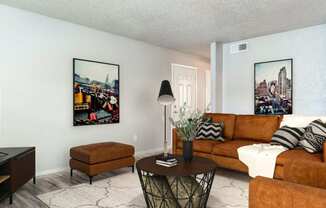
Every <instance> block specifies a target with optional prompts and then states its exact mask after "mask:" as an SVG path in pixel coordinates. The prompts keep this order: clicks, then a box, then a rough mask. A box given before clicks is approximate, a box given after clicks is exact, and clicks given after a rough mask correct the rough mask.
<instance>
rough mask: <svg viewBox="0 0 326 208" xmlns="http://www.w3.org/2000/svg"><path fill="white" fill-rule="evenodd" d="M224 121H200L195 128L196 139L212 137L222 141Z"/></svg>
mask: <svg viewBox="0 0 326 208" xmlns="http://www.w3.org/2000/svg"><path fill="white" fill-rule="evenodd" d="M223 127H224V123H223V122H221V123H213V122H202V123H200V124H199V127H198V129H197V134H196V138H197V139H212V140H217V141H224V139H223V137H222V135H223Z"/></svg>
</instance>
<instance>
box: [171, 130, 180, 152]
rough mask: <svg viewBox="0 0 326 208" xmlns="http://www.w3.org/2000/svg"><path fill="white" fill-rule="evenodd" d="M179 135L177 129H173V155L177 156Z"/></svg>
mask: <svg viewBox="0 0 326 208" xmlns="http://www.w3.org/2000/svg"><path fill="white" fill-rule="evenodd" d="M178 140H179V138H178V134H177V129H176V128H173V129H172V153H173V154H176V153H177V143H178Z"/></svg>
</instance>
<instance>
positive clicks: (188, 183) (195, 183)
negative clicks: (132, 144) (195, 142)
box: [136, 156, 216, 208]
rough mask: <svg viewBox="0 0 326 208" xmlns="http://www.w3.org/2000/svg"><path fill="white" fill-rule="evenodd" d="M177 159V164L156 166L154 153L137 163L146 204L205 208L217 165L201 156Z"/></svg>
mask: <svg viewBox="0 0 326 208" xmlns="http://www.w3.org/2000/svg"><path fill="white" fill-rule="evenodd" d="M177 160H178V165H177V166H174V167H171V168H168V167H163V166H159V165H156V163H155V161H156V156H152V157H147V158H144V159H141V160H139V161H138V162H137V163H136V168H137V172H138V175H139V179H140V183H141V186H142V189H143V193H144V197H145V201H146V204H147V207H149V208H156V207H160V208H170V207H178V208H181V207H192V208H197V207H200V208H202V207H206V205H207V200H208V198H209V194H210V190H211V187H212V183H213V180H214V176H215V170H216V164H215V163H214V162H213V161H211V160H209V159H206V158H201V157H194V158H193V160H192V161H191V162H184V161H183V158H182V157H177Z"/></svg>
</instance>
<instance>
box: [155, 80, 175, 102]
mask: <svg viewBox="0 0 326 208" xmlns="http://www.w3.org/2000/svg"><path fill="white" fill-rule="evenodd" d="M157 100H158V102H159V103H160V104H162V105H169V104H171V103H173V102H174V101H175V99H174V97H173V93H172V89H171V85H170V82H169V81H168V80H163V81H162V83H161V89H160V94H159V95H158V99H157Z"/></svg>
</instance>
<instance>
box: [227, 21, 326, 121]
mask: <svg viewBox="0 0 326 208" xmlns="http://www.w3.org/2000/svg"><path fill="white" fill-rule="evenodd" d="M246 41H247V42H248V44H249V51H248V52H244V53H239V54H230V44H232V43H229V44H224V57H223V59H224V66H223V67H224V68H223V73H224V74H223V85H224V86H223V98H224V99H223V111H224V112H232V113H244V114H252V113H253V112H254V107H253V106H254V95H253V93H254V63H255V62H262V61H272V60H278V59H286V58H293V59H294V66H293V75H294V76H293V79H294V80H293V83H294V100H293V103H294V106H293V111H294V114H299V115H326V107H325V103H326V94H325V92H326V25H320V26H315V27H309V28H305V29H301V30H295V31H290V32H285V33H279V34H274V35H269V36H263V37H258V38H254V39H249V40H246Z"/></svg>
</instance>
